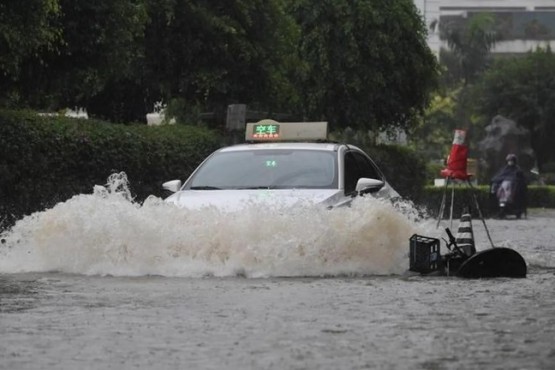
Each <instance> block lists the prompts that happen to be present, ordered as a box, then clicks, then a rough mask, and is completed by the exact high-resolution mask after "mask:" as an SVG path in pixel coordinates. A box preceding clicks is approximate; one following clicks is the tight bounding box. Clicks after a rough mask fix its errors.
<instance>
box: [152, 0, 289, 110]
mask: <svg viewBox="0 0 555 370" xmlns="http://www.w3.org/2000/svg"><path fill="white" fill-rule="evenodd" d="M147 4H148V14H149V24H148V26H147V29H146V48H145V53H146V65H145V67H146V74H147V79H148V80H150V81H157V83H154V85H158V86H159V89H160V94H161V96H162V97H163V99H164V100H165V101H169V100H171V99H177V100H178V101H179V102H180V103H179V104H178V105H180V106H183V107H186V106H188V107H189V108H188V109H190V110H194V109H198V108H199V107H202V109H205V110H210V111H213V110H220V111H221V110H222V109H225V108H226V107H227V105H228V104H230V103H247V104H249V105H250V106H253V107H261V108H264V109H266V110H269V111H272V110H273V111H275V110H278V109H291V108H292V107H295V106H298V105H299V103H298V98H297V96H298V95H297V93H296V91H295V89H294V86H293V84H292V83H291V82H290V81H291V78H289V75H290V73H291V71H292V70H294V68H295V67H297V66H298V65H299V63H297V57H296V54H295V45H296V39H297V37H298V29H297V26H296V24H295V23H294V20H293V18H292V17H290V16H289V15H288V14H287V13H286V11H285V7H284V5H283V1H281V0H252V1H241V0H229V1H224V2H196V1H190V0H148V1H147ZM183 109H187V108H183Z"/></svg>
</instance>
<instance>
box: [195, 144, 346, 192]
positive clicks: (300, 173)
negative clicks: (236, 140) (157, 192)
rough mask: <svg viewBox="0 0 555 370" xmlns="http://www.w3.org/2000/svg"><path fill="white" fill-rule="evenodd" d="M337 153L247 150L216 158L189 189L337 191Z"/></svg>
mask: <svg viewBox="0 0 555 370" xmlns="http://www.w3.org/2000/svg"><path fill="white" fill-rule="evenodd" d="M336 162H337V159H336V155H335V152H331V151H323V150H285V149H282V150H275V149H272V150H260V149H257V150H248V151H247V150H243V151H232V152H218V153H215V154H214V155H212V156H211V157H210V158H209V159H208V160H207V161H206V162H205V163H204V164H203V165H202V166H201V167H200V168H199V169H198V171H197V172H196V173H195V174H194V176H193V177H192V178H191V179H190V180H189V181H188V182H187V184H185V189H199V190H200V189H202V190H209V189H262V188H264V189H294V188H310V189H313V188H317V189H334V188H337V165H336Z"/></svg>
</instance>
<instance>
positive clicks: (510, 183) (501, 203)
mask: <svg viewBox="0 0 555 370" xmlns="http://www.w3.org/2000/svg"><path fill="white" fill-rule="evenodd" d="M526 193H527V187H526V182H525V181H524V179H519V178H518V177H516V178H513V179H504V180H501V181H498V182H492V183H491V184H490V203H491V207H492V208H491V209H494V210H497V217H498V218H501V219H503V218H505V217H507V216H508V215H514V216H515V217H516V218H517V219H520V218H521V217H522V216H523V215H524V217H526V215H527V210H526V208H527V201H526Z"/></svg>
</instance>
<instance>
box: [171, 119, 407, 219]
mask: <svg viewBox="0 0 555 370" xmlns="http://www.w3.org/2000/svg"><path fill="white" fill-rule="evenodd" d="M327 135H328V126H327V122H276V121H273V120H262V121H259V122H257V123H247V125H246V135H245V140H246V142H247V143H246V144H240V145H234V146H229V147H225V148H221V149H219V150H217V151H215V152H214V153H212V154H211V155H210V156H208V158H206V159H205V160H204V162H202V163H201V164H200V166H199V167H198V168H197V169H196V170H195V171H194V172H193V173H192V174H191V176H190V177H189V178H188V179H187V180H186V181H185V182H184V183H182V182H181V180H172V181H168V182H165V183H164V184H163V187H164V189H166V190H169V191H171V192H173V194H172V195H171V196H169V197H168V198H166V202H170V203H174V204H176V205H177V206H179V207H184V208H188V209H198V208H202V207H209V206H213V207H217V208H218V209H223V210H231V211H233V210H238V209H241V208H242V207H243V206H245V205H247V204H252V203H264V204H285V205H294V204H295V203H299V202H310V203H319V204H322V205H324V206H326V207H328V208H334V207H339V206H345V205H349V204H350V203H351V202H352V200H353V199H354V198H355V197H356V196H359V195H364V194H372V195H373V196H377V197H385V198H393V197H397V196H399V195H398V194H397V192H396V191H395V190H394V189H392V188H391V186H390V185H389V184H388V183H387V181H386V179H385V177H384V175H383V174H382V172H381V171H380V170H379V168H378V167H377V166H376V164H375V163H374V162H373V161H372V159H370V157H369V156H368V155H367V154H366V153H364V152H363V151H362V150H360V149H359V148H357V147H355V146H352V145H348V144H339V143H334V142H329V141H327Z"/></svg>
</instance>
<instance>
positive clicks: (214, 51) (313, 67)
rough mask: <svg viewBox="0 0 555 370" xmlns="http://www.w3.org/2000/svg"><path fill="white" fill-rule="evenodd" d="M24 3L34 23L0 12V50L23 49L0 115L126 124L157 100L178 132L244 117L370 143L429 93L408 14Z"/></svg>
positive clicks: (114, 1)
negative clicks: (235, 111)
mask: <svg viewBox="0 0 555 370" xmlns="http://www.w3.org/2000/svg"><path fill="white" fill-rule="evenodd" d="M33 2H34V3H36V4H38V5H40V6H41V7H42V8H41V11H40V12H39V11H36V12H34V13H33V11H34V10H36V9H34V10H31V9H27V8H26V7H25V6H24V5H21V4H23V3H21V4H20V3H19V2H16V1H9V2H7V3H6V2H3V3H2V5H1V6H2V10H3V12H4V13H2V14H8V15H17V16H18V17H16V18H14V19H25V22H24V24H26V25H28V26H27V27H16V24H14V20H13V19H12V20H9V21H10V22H8V23H7V24H8V25H9V26H8V27H2V26H3V25H2V26H0V43H1V42H2V40H4V39H5V40H8V39H9V40H13V41H10V45H23V46H26V47H20V48H18V50H19V49H20V52H19V53H17V58H16V60H15V61H14V63H15V64H16V66H17V67H18V68H15V67H13V68H10V78H9V79H8V78H5V77H4V76H3V77H1V78H0V80H2V83H1V85H2V87H4V88H3V89H0V100H1V101H2V102H3V103H4V104H3V105H4V106H10V107H13V108H21V107H25V108H32V109H37V110H47V111H56V110H58V109H62V108H66V107H74V106H81V107H85V108H86V109H87V111H88V112H89V115H90V116H93V117H96V118H102V119H107V120H111V121H113V122H129V121H144V119H145V113H146V112H148V111H152V108H153V104H154V103H155V102H156V101H160V100H162V101H163V102H165V103H168V104H169V106H170V108H171V109H170V110H172V112H173V113H176V115H177V116H178V118H182V120H184V121H185V122H187V123H194V121H195V120H196V118H198V117H199V114H200V113H201V112H215V113H216V116H217V117H218V118H219V120H218V124H219V125H222V124H223V121H224V119H223V118H224V117H225V110H226V107H227V106H228V105H229V104H233V103H243V104H247V105H248V106H249V107H251V108H252V109H255V110H257V111H263V112H268V113H271V112H282V113H288V114H293V115H295V116H304V118H306V119H309V120H310V119H318V120H319V119H325V120H328V121H330V123H331V124H332V126H333V127H336V128H339V127H346V126H351V127H365V128H373V129H376V128H390V127H391V126H401V127H411V125H413V124H414V120H415V118H416V117H417V116H418V115H419V114H420V113H421V112H422V111H423V109H424V108H425V106H426V104H427V102H428V97H429V94H428V93H429V91H430V89H431V88H432V87H433V86H434V82H435V76H436V67H437V62H436V59H435V58H434V56H433V55H432V53H431V51H430V50H429V49H428V48H427V45H426V29H425V26H424V24H423V22H422V20H421V18H420V17H419V15H418V14H417V10H416V7H415V6H414V4H413V2H412V0H387V1H386V0H380V1H373V0H355V1H347V0H343V1H334V2H321V1H316V0H249V1H244V0H228V1H225V2H206V1H205V2H198V1H192V0H98V1H94V2H91V1H87V0H33ZM38 5H37V6H38ZM27 13H29V14H27ZM31 13H32V14H31ZM28 15H29V16H28ZM31 15H32V16H31ZM29 34H32V35H33V37H31V38H28V35H29ZM35 35H38V36H36V37H34V36H35ZM39 36H41V37H39ZM0 45H1V44H0ZM401 51H402V52H401ZM11 52H13V53H14V55H16V53H15V50H14V51H12V50H11V49H8V53H11ZM2 54H3V56H2V58H3V59H2V60H0V68H2V67H3V65H2V64H6V63H7V61H8V60H11V59H10V58H8V57H6V55H9V54H4V52H2ZM5 68H7V67H5Z"/></svg>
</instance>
